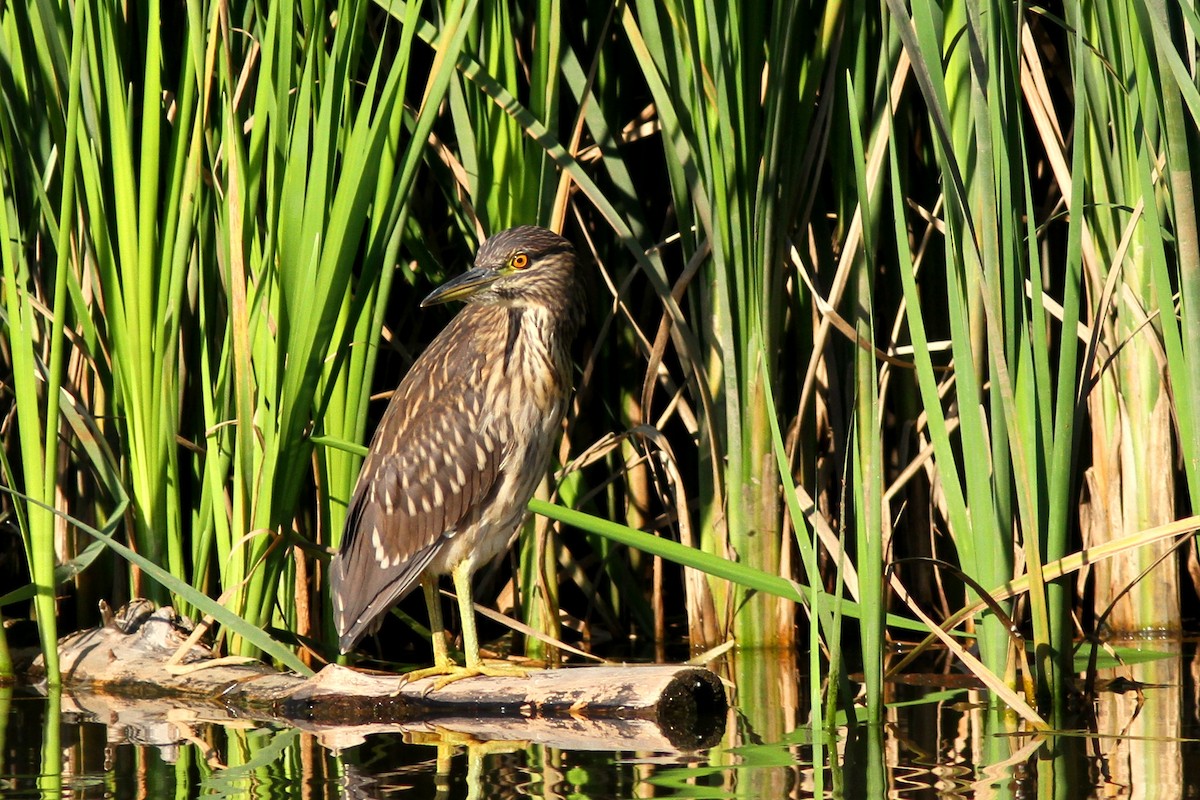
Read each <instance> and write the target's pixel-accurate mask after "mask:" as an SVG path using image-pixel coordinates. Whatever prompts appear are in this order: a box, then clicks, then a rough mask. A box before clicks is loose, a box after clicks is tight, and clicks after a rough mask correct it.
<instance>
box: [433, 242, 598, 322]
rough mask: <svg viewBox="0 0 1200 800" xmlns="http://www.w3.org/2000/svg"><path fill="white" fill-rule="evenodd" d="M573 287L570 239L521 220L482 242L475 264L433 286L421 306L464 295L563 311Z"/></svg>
mask: <svg viewBox="0 0 1200 800" xmlns="http://www.w3.org/2000/svg"><path fill="white" fill-rule="evenodd" d="M576 292H577V288H576V275H575V248H574V247H572V246H571V243H570V242H568V241H567V240H566V239H564V238H563V237H561V236H559V235H558V234H557V233H554V232H552V231H548V230H546V229H545V228H539V227H536V226H534V225H522V226H521V227H518V228H509V229H508V230H506V231H501V232H500V233H497V234H496V235H495V236H492V237H490V238H489V239H488V240H487V241H485V242H484V243H483V245H482V246H481V247H480V248H479V253H478V254H477V255H476V256H475V266H474V267H473V268H472V269H469V270H467V271H466V272H464V273H463V274H462V275H459V276H458V277H457V278H452V279H451V280H449V281H447V282H446V283H443V284H442V285H441V286H439V287H438V288H436V289H434V290H433V291H432V292H430V294H429V296H428V297H426V298H425V299H424V300H422V301H421V306H422V307H425V306H432V305H437V304H438V303H445V302H448V301H450V300H463V301H465V302H468V303H487V304H500V305H509V306H543V307H546V308H549V309H552V310H558V309H563V310H566V308H567V307H568V306H570V305H571V304H572V303H573V298H574V295H575V294H576Z"/></svg>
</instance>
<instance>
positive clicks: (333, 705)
mask: <svg viewBox="0 0 1200 800" xmlns="http://www.w3.org/2000/svg"><path fill="white" fill-rule="evenodd" d="M190 634H191V626H190V623H188V622H187V621H186V620H184V619H182V618H180V617H178V616H176V615H175V613H174V611H173V610H172V609H171V608H169V607H165V608H160V609H157V610H154V609H153V607H152V606H151V605H150V604H149V603H145V602H144V601H143V602H142V603H140V604H137V603H135V604H131V605H129V606H126V607H125V608H123V609H122V610H121V612H120V613H118V614H116V615H112V616H111V617H110V618H109V619H108V621H107V622H106V624H105V625H103V626H101V627H99V628H93V629H91V630H88V631H83V632H80V633H77V634H72V635H70V636H67V637H65V638H64V639H63V640H62V641H60V642H59V662H60V667H61V669H62V673H63V681H64V684H65V686H66V688H67V692H68V694H69V700H70V702H71V703H73V704H74V705H75V707H76V709H77V711H78V712H79V713H83V714H88V715H94V717H95V718H96V719H97V720H98V721H101V722H108V723H110V730H111V729H112V727H117V728H118V729H128V730H136V731H138V732H139V734H138V735H139V736H142V737H146V738H147V739H148V740H151V741H156V742H159V743H160V746H162V745H165V744H166V742H165V741H160V740H163V739H170V738H171V734H170V730H171V729H170V728H169V727H167V728H164V727H163V726H169V725H174V726H175V728H176V729H177V731H179V736H180V738H179V739H178V740H177V741H185V740H186V739H187V738H189V734H188V733H187V726H188V725H190V724H198V723H222V722H224V721H228V720H232V719H235V718H241V719H255V720H261V721H273V722H282V723H286V724H290V725H294V726H296V727H298V728H300V729H302V730H307V731H311V732H314V733H316V734H318V736H319V737H320V738H321V741H322V742H323V743H324V744H326V745H327V746H330V747H334V748H344V747H350V746H353V745H354V744H357V743H359V742H361V741H362V738H363V737H364V736H366V735H367V734H370V733H376V732H384V731H410V732H415V731H431V730H442V731H447V732H450V733H452V734H455V735H458V736H468V737H472V738H474V739H478V740H481V741H495V740H509V741H528V742H538V743H542V744H547V745H550V746H555V747H562V748H565V749H576V750H580V749H603V750H656V751H679V750H683V751H687V750H695V749H699V748H702V747H707V746H710V745H712V744H714V743H715V742H716V741H717V740H718V739H719V738H720V736H721V733H722V731H723V728H724V714H725V710H726V698H725V690H724V687H723V686H722V684H721V681H720V679H719V678H717V676H716V675H715V674H713V673H712V672H711V671H709V670H706V669H702V668H698V667H689V666H662V665H656V666H617V665H614V666H591V667H567V668H563V669H555V670H543V671H538V672H533V673H531V674H530V675H529V676H528V677H526V678H491V677H478V678H468V679H464V680H460V681H455V682H453V683H450V684H448V685H446V686H444V687H442V688H440V689H434V680H433V679H424V680H420V681H414V682H411V683H404V684H402V681H401V680H400V678H399V676H397V675H387V674H373V673H364V672H359V671H356V670H352V669H348V668H345V667H340V666H337V665H330V666H327V667H325V668H324V669H323V670H321V672H319V673H318V674H317V675H316V676H314V677H312V678H304V677H301V676H298V675H295V674H293V673H285V672H279V671H277V670H275V669H272V668H271V667H270V666H268V665H266V664H263V663H261V662H253V663H241V662H240V661H239V660H234V659H219V658H214V657H213V654H212V652H211V651H210V650H209V648H207V647H206V646H204V645H202V644H192V643H189V642H188V638H189V636H190ZM40 669H41V666H40V658H39V659H38V660H36V661H35V662H34V664H33V667H32V668H31V670H30V675H31V677H32V678H34V679H35V680H36V679H37V678H38V677H39V675H40ZM64 710H66V709H65V708H64Z"/></svg>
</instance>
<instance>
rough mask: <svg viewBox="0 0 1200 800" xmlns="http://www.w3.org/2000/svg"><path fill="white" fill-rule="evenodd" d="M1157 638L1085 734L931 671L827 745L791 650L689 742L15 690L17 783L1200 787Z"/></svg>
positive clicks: (177, 787)
mask: <svg viewBox="0 0 1200 800" xmlns="http://www.w3.org/2000/svg"><path fill="white" fill-rule="evenodd" d="M1143 646H1144V647H1146V648H1148V649H1153V650H1156V651H1162V652H1170V653H1172V654H1173V655H1172V657H1171V658H1167V659H1164V660H1159V661H1152V662H1147V663H1142V664H1137V665H1132V666H1128V667H1117V668H1113V669H1109V670H1105V671H1103V673H1102V675H1101V678H1102V679H1105V680H1107V681H1110V683H1109V684H1108V689H1107V690H1106V691H1103V692H1101V693H1100V694H1099V696H1098V699H1097V700H1096V701H1095V702H1094V703H1092V704H1084V707H1083V708H1082V709H1080V716H1079V726H1080V729H1079V730H1078V731H1068V732H1063V733H1058V734H1054V735H1043V736H1033V735H1030V734H1029V733H1027V732H1023V731H1022V730H1021V727H1020V726H1019V725H1018V724H1017V723H1016V722H1015V721H1013V720H1011V719H1008V718H1006V717H1005V716H1004V715H995V714H990V713H989V712H988V710H987V708H986V705H985V702H986V695H985V694H984V693H982V692H981V691H979V690H977V689H974V688H967V687H960V686H956V683H960V682H959V681H956V680H955V679H954V678H953V676H951V677H950V678H947V677H946V676H944V675H943V676H941V677H939V676H937V675H929V676H926V678H925V679H924V680H921V681H915V682H909V683H904V684H897V685H894V686H892V687H891V688H892V696H891V697H890V698H889V701H890V702H889V704H888V710H887V717H888V722H887V724H886V725H885V726H884V727H883V728H882V729H874V730H872V729H865V728H863V727H858V728H851V727H846V726H842V727H840V728H838V729H837V730H836V731H835V733H834V734H832V735H830V736H827V737H825V736H821V737H818V738H817V739H816V740H814V737H813V733H812V730H811V728H810V726H809V725H808V719H809V714H810V709H809V704H808V702H807V699H806V698H805V697H804V696H803V693H802V687H806V686H807V685H808V680H807V677H805V676H803V675H802V674H801V673H800V671H799V670H798V669H797V665H796V662H795V660H794V659H793V658H790V657H785V656H781V655H779V654H777V653H776V654H762V653H757V654H755V653H739V654H737V655H736V656H733V657H731V658H729V660H726V661H724V662H722V663H720V664H718V665H716V666H715V668H716V669H717V670H718V672H720V673H721V674H722V677H724V678H725V679H726V680H728V681H729V686H730V699H731V701H732V706H731V707H730V710H729V711H728V713H727V714H724V715H721V716H720V718H719V719H713V720H702V721H699V722H697V726H698V727H702V728H704V730H697V731H693V732H692V733H693V734H694V737H693V739H692V740H691V741H690V742H689V743H685V744H684V746H683V747H682V748H681V747H678V746H676V745H673V744H672V743H671V737H663V736H661V735H660V734H659V733H658V732H656V731H654V730H651V729H647V730H645V731H639V732H634V733H629V732H625V733H622V734H621V735H622V737H623V738H621V739H620V740H617V739H616V738H615V735H614V737H613V738H612V739H611V740H609V741H604V740H603V739H602V738H601V739H599V740H597V739H596V737H595V736H594V735H593V736H592V737H591V738H589V737H588V736H587V735H585V732H584V731H583V725H582V721H575V723H573V722H572V721H570V720H567V721H565V722H564V726H563V728H562V729H561V731H560V732H559V733H551V734H546V732H545V731H539V732H537V733H536V734H534V733H533V732H531V730H530V729H527V728H525V727H524V724H523V722H522V720H520V719H512V720H506V721H504V722H502V723H500V724H499V725H491V726H489V727H488V728H487V729H488V730H490V731H491V733H489V734H488V736H487V737H482V736H480V734H479V730H480V728H479V727H472V725H471V724H470V723H471V721H469V720H468V721H465V722H463V724H462V725H457V726H456V725H454V724H437V723H434V722H429V723H422V724H419V725H414V726H411V727H409V728H407V729H404V730H401V729H398V728H396V727H392V728H390V729H384V728H369V727H364V728H362V729H359V730H356V731H349V732H347V731H344V730H342V731H331V730H316V729H312V730H302V729H298V728H291V727H284V726H279V725H275V724H265V723H262V722H258V721H255V720H253V719H239V718H237V716H236V715H235V714H233V713H232V712H231V711H230V710H229V709H225V708H223V707H222V706H220V705H219V704H217V703H213V704H210V705H204V706H197V705H196V704H191V705H188V706H183V705H172V703H171V701H169V700H164V699H162V698H158V699H152V698H143V699H141V700H137V701H135V702H133V703H127V704H120V703H115V702H113V701H112V699H111V698H104V697H99V696H95V695H93V696H83V695H72V694H71V693H65V694H64V695H63V696H62V697H61V698H59V697H49V698H47V697H45V696H43V695H41V694H39V693H37V692H36V691H33V690H31V689H5V688H0V798H6V799H7V798H38V800H41V798H193V797H231V798H243V797H246V798H268V799H270V800H283V799H284V798H305V799H306V800H308V799H309V798H393V797H405V798H498V797H504V798H510V797H511V798H523V797H531V798H642V797H686V798H801V797H814V796H831V797H852V798H856V797H882V796H889V797H905V798H908V797H912V798H923V797H930V798H932V797H997V798H1018V797H1034V796H1041V797H1063V798H1083V797H1146V798H1190V797H1197V796H1200V724H1198V720H1197V692H1198V691H1200V689H1198V687H1200V660H1198V657H1197V652H1196V647H1195V645H1194V644H1185V645H1182V646H1181V645H1179V644H1178V643H1172V642H1163V641H1155V642H1148V643H1144V645H1143ZM1131 682H1138V683H1131ZM914 683H921V684H926V685H914ZM1139 689H1140V691H1139ZM442 722H445V721H442ZM476 722H477V721H476ZM576 723H578V724H576ZM648 724H649V723H648ZM650 725H651V727H653V726H652V724H650ZM1089 729H1090V732H1089ZM464 731H473V733H472V732H464ZM697 743H699V744H700V745H701V747H700V749H692V747H693V746H694V745H695V744H697ZM814 765H820V766H819V767H817V766H814Z"/></svg>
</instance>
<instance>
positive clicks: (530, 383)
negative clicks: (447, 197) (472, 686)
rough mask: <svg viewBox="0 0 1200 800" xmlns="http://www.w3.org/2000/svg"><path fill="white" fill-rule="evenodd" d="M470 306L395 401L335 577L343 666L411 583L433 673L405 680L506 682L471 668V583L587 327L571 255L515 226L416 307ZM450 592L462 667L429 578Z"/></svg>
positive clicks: (493, 549) (528, 491) (544, 234)
mask: <svg viewBox="0 0 1200 800" xmlns="http://www.w3.org/2000/svg"><path fill="white" fill-rule="evenodd" d="M449 300H465V301H466V302H467V306H466V307H465V308H464V309H463V310H462V311H461V312H459V314H458V315H457V316H455V317H454V319H453V320H452V321H451V322H450V324H449V325H447V326H446V328H445V329H444V330H443V331H442V332H441V333H440V334H438V336H437V338H436V339H434V340H433V343H432V344H430V345H429V347H428V348H427V349H426V350H425V352H423V353H422V354H421V356H420V357H419V358H417V360H416V362H414V363H413V365H412V368H411V369H410V370H409V371H408V374H407V375H405V376H404V380H403V381H401V382H400V386H399V388H397V389H396V392H395V394H393V395H392V399H391V402H390V403H389V404H388V407H387V411H385V412H384V415H383V419H382V420H381V421H380V423H379V428H378V429H377V430H376V431H375V438H374V439H373V441H372V442H371V449H370V452H369V453H368V454H367V457H366V460H365V461H364V462H363V466H362V472H360V473H359V476H358V483H357V485H356V486H355V489H354V495H353V496H352V497H351V499H350V506H349V509H348V513H347V516H346V525H345V529H344V530H343V532H342V541H341V546H340V548H339V549H338V553H337V555H336V556H335V557H334V559H333V562H332V564H331V566H330V585H331V588H332V590H333V611H334V620H335V623H336V625H337V631H338V636H339V637H340V642H339V644H340V646H341V649H342V652H343V653H345V652H349V651H350V650H351V649H352V648H353V647H354V645H355V644H356V643H357V642H358V641H359V639H361V638H362V637H363V636H364V635H365V634H366V633H367V632H368V631H370V630H371V629H372V628H373V627H375V626H377V624H378V622H379V620H380V618H381V616H382V615H383V614H385V613H386V612H387V611H388V610H389V609H390V608H391V607H392V606H393V605H395V604H396V603H398V602H399V601H400V600H401V598H403V597H404V596H405V595H406V594H407V593H408V592H409V591H410V590H411V589H412V588H413V587H414V586H416V585H417V584H418V583H419V584H420V585H421V588H422V589H423V590H424V593H425V603H426V605H427V606H428V608H429V627H430V630H431V631H432V633H433V655H434V666H433V667H432V668H430V669H427V670H419V671H418V672H416V673H410V678H415V677H425V676H429V675H445V676H447V678H449V679H451V680H454V679H457V678H460V677H467V676H470V675H479V674H485V675H489V674H501V673H502V674H511V673H512V672H513V671H514V670H513V669H512V668H508V669H505V668H502V667H494V666H489V665H485V664H484V663H483V662H482V660H481V659H480V657H479V641H478V637H477V635H476V632H475V616H474V611H473V605H472V601H471V576H472V574H474V572H475V570H476V569H477V568H478V567H480V566H482V565H484V564H486V563H488V562H489V561H490V560H491V559H492V558H494V557H495V556H496V555H497V554H499V553H500V552H501V551H503V550H505V549H506V548H507V547H508V544H509V542H510V541H511V540H512V538H513V535H514V533H515V532H516V530H517V526H518V525H519V524H520V522H521V520H522V518H523V517H524V515H525V505H526V503H528V502H529V498H530V497H532V496H533V491H534V489H535V488H536V486H537V484H538V482H539V481H540V480H541V478H542V476H543V475H544V474H545V472H546V468H547V465H548V463H549V460H550V451H551V448H552V447H553V445H554V442H555V440H556V439H557V437H558V433H559V429H560V426H561V423H562V418H563V412H564V411H565V410H566V406H567V402H568V399H569V395H570V391H571V362H570V347H571V342H572V340H573V339H574V337H575V333H576V331H577V329H578V328H579V325H580V322H581V321H582V317H583V302H582V297H581V291H580V286H579V283H578V281H577V276H576V259H575V250H574V248H572V247H571V244H570V243H569V242H568V241H567V240H566V239H564V238H562V237H561V236H559V235H558V234H555V233H552V232H550V231H548V230H546V229H544V228H537V227H533V226H524V227H519V228H511V229H509V230H506V231H503V232H502V233H498V234H496V235H495V236H493V237H491V238H490V239H488V240H487V241H486V242H484V243H483V246H482V247H481V248H480V249H479V253H478V255H477V256H476V258H475V267H474V268H473V269H471V270H469V271H467V272H466V273H464V274H462V275H460V276H458V277H457V278H454V279H452V280H450V281H448V282H447V283H445V284H443V285H442V286H440V287H439V288H437V289H435V290H434V291H433V293H431V294H430V295H429V296H428V297H426V298H425V299H424V300H423V301H421V306H422V307H424V306H431V305H435V304H438V303H445V302H447V301H449ZM446 574H449V575H451V576H452V578H453V580H454V591H455V594H456V595H457V597H458V608H459V611H460V613H461V616H462V628H463V631H462V635H463V650H464V652H465V656H466V665H465V666H462V667H459V666H456V665H455V664H454V663H453V662H452V661H451V659H450V654H449V652H448V651H447V646H446V640H445V636H444V633H443V631H444V628H443V623H442V612H441V603H440V601H439V598H438V587H437V584H438V577H439V576H441V575H446Z"/></svg>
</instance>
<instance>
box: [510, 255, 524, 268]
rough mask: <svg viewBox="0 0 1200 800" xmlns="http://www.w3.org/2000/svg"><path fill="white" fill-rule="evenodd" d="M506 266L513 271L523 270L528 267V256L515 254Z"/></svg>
mask: <svg viewBox="0 0 1200 800" xmlns="http://www.w3.org/2000/svg"><path fill="white" fill-rule="evenodd" d="M508 265H509V266H510V267H512V268H513V269H525V268H526V267H528V266H529V256H527V255H525V254H524V253H517V254H516V255H515V256H513V257H512V258H510V259H509V260H508Z"/></svg>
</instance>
